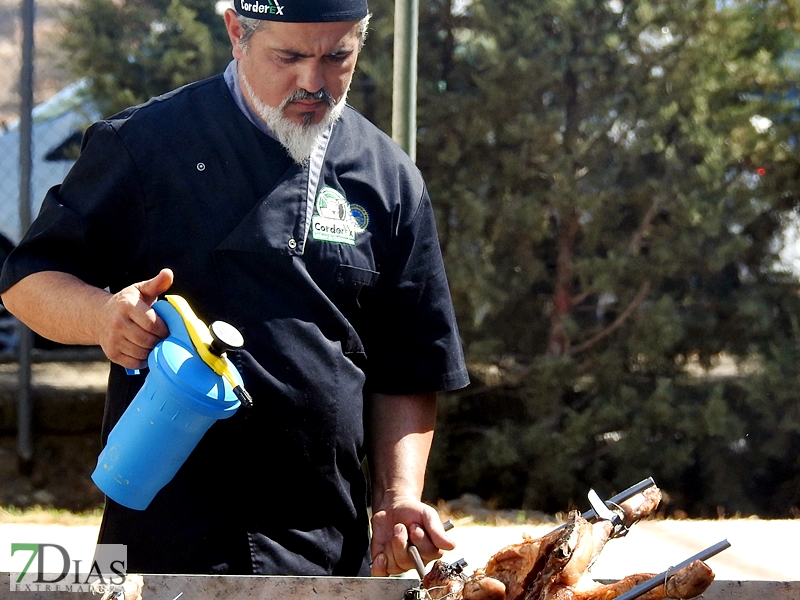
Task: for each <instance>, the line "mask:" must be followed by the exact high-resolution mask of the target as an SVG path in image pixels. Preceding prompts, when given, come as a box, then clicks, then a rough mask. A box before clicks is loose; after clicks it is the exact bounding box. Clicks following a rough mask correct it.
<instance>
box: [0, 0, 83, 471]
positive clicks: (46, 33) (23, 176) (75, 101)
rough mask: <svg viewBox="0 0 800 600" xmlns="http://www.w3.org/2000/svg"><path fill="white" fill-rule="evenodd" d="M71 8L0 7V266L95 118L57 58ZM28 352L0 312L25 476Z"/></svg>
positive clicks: (30, 0)
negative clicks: (14, 368)
mask: <svg viewBox="0 0 800 600" xmlns="http://www.w3.org/2000/svg"><path fill="white" fill-rule="evenodd" d="M72 1H73V0H0V64H2V69H0V263H2V261H4V260H5V257H6V256H7V254H8V252H10V250H11V249H12V248H13V246H14V245H15V244H16V243H17V242H18V241H19V239H20V237H21V236H22V233H23V231H24V229H25V228H26V227H27V225H28V224H29V223H30V220H31V218H32V217H35V216H36V214H37V213H38V212H39V208H40V206H41V204H42V200H43V199H44V196H45V194H46V192H47V190H48V189H49V188H50V187H52V186H53V185H56V184H58V183H60V182H61V181H62V179H63V178H64V176H65V175H66V174H67V171H68V170H69V169H70V167H71V166H72V163H73V162H74V159H75V157H76V156H77V149H78V147H79V145H80V140H81V136H82V131H83V129H84V128H85V127H86V125H87V124H88V122H89V120H90V119H92V118H94V116H95V115H92V114H91V111H88V110H86V109H85V108H84V107H83V106H82V100H81V95H80V93H79V92H80V90H81V85H82V84H81V82H71V81H70V78H69V75H68V74H67V69H66V66H67V65H66V56H65V54H64V53H63V52H60V50H59V38H60V37H61V36H62V35H63V33H62V30H61V26H60V22H61V18H60V17H61V14H62V12H63V9H64V8H65V7H67V6H68V5H69V4H71V2H72ZM34 345H35V340H34V336H33V334H32V333H31V332H30V331H29V330H27V329H26V328H24V327H21V326H19V324H18V323H17V322H16V320H15V319H14V318H13V317H11V315H9V314H8V313H7V312H6V311H5V310H4V309H2V307H0V357H2V358H3V359H5V360H9V359H10V360H18V362H19V369H18V372H19V385H18V390H17V401H16V407H17V408H16V412H17V419H16V421H17V429H18V430H17V434H18V436H17V438H18V455H19V458H20V465H21V466H23V465H24V469H26V470H27V469H29V468H30V465H31V463H32V458H33V444H32V422H33V418H32V417H33V397H32V394H31V365H32V360H33V357H34V353H35V349H34ZM80 354H82V353H80ZM51 358H53V359H55V360H74V359H75V358H78V359H79V360H84V357H83V356H80V357H76V356H75V355H72V356H67V355H63V354H62V355H61V356H59V357H51ZM41 359H44V360H47V358H46V357H40V360H41Z"/></svg>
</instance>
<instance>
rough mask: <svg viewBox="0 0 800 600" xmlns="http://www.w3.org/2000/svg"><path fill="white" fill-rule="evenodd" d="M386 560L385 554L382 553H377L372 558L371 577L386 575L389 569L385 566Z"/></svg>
mask: <svg viewBox="0 0 800 600" xmlns="http://www.w3.org/2000/svg"><path fill="white" fill-rule="evenodd" d="M386 564H387V560H386V555H385V554H383V553H380V554H377V555H376V556H374V557H373V559H372V576H373V577H388V576H389V570H388V569H387V568H386Z"/></svg>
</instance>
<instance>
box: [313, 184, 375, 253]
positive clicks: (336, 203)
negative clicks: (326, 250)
mask: <svg viewBox="0 0 800 600" xmlns="http://www.w3.org/2000/svg"><path fill="white" fill-rule="evenodd" d="M362 210H363V209H362ZM364 214H366V212H365V213H364ZM359 231H363V230H361V229H360V228H359V226H358V224H357V222H356V220H355V219H354V218H353V215H352V214H351V207H350V203H349V202H348V201H347V200H346V199H345V197H344V196H342V194H341V192H338V191H336V190H334V189H333V188H329V187H324V188H322V189H321V190H320V191H319V192H318V193H317V202H316V214H315V215H314V216H313V217H312V218H311V237H312V238H314V239H315V240H320V241H323V242H334V243H337V244H348V245H350V246H355V243H356V233H358V232H359Z"/></svg>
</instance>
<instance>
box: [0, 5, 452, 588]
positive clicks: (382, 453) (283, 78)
mask: <svg viewBox="0 0 800 600" xmlns="http://www.w3.org/2000/svg"><path fill="white" fill-rule="evenodd" d="M235 8H236V11H235V12H234V11H233V10H230V9H229V10H228V11H227V12H226V13H225V23H226V26H227V29H228V32H229V35H230V39H231V42H232V44H233V57H234V60H233V61H232V62H231V64H230V65H229V67H228V69H227V70H226V72H225V73H224V74H222V75H219V76H217V77H213V78H211V79H208V80H205V81H201V82H198V83H195V84H190V85H188V86H185V87H184V88H181V89H179V90H176V91H174V92H171V93H169V94H166V95H164V96H162V97H159V98H155V99H153V100H151V101H150V102H148V103H146V104H144V105H142V106H139V107H134V108H131V109H128V110H127V111H124V112H123V113H121V114H119V115H117V116H116V117H113V118H111V119H109V120H107V121H104V122H100V123H96V124H95V125H93V126H92V127H91V128H90V129H89V130H88V131H87V134H86V136H85V139H84V143H83V149H82V153H81V157H80V158H79V160H78V161H77V163H76V164H75V166H74V168H73V169H72V171H71V172H70V173H69V175H68V176H67V177H66V178H65V180H64V182H63V184H62V185H61V186H57V187H55V188H53V189H52V190H50V192H49V193H48V195H47V197H46V199H45V202H44V205H43V208H42V211H41V213H40V215H39V217H38V218H37V220H36V221H35V222H34V224H33V226H32V227H31V229H30V231H29V232H28V233H27V235H26V236H25V238H24V239H23V241H22V242H21V243H20V245H19V247H18V248H17V249H16V250H15V251H14V252H13V253H12V254H11V256H10V257H9V258H8V260H7V261H6V264H5V267H4V270H3V274H2V278H0V292H2V299H3V302H4V303H5V305H6V307H7V308H8V309H9V310H10V311H11V312H12V313H14V314H15V315H17V316H18V317H19V318H20V319H21V320H23V321H24V322H25V323H27V324H28V325H29V326H30V327H31V328H32V329H34V330H35V331H37V332H39V333H40V334H42V335H44V336H46V337H49V338H51V339H54V340H57V341H60V342H63V343H70V344H98V345H100V346H101V347H102V348H103V350H104V351H105V353H106V355H107V356H108V357H109V359H110V360H111V361H112V366H111V373H110V376H109V387H108V394H107V403H106V411H105V416H104V432H103V439H104V440H105V438H106V436H107V434H108V432H109V430H110V428H111V427H112V426H113V425H114V423H115V422H116V421H117V420H118V419H119V417H120V415H121V414H122V412H123V411H124V410H125V407H126V406H127V405H128V403H129V402H130V401H131V399H132V398H133V397H134V396H135V394H136V392H137V391H138V389H139V388H140V387H141V385H142V383H143V380H144V375H137V376H128V375H126V373H125V368H130V369H136V368H140V367H142V366H143V365H144V364H145V360H146V357H147V355H148V353H149V351H150V350H151V349H152V348H153V346H154V345H155V344H156V343H157V342H158V341H159V340H160V339H163V338H164V337H165V336H166V335H167V333H168V331H167V329H166V326H165V324H164V323H163V322H162V321H161V320H160V319H159V318H158V317H157V315H156V314H155V312H154V311H153V309H152V308H151V305H152V304H153V303H154V302H155V300H156V299H157V297H158V296H159V295H161V294H164V293H165V292H167V290H169V291H170V293H175V294H180V295H182V296H184V297H185V298H186V299H187V300H188V301H189V302H190V304H191V305H192V307H193V308H194V309H195V312H196V313H197V314H198V316H200V317H201V318H203V319H204V320H205V321H206V322H210V321H212V320H216V319H220V320H225V321H228V322H230V323H232V324H233V325H235V326H237V327H238V328H239V329H240V330H241V331H242V332H243V334H244V337H245V340H246V341H245V346H244V348H243V349H242V350H240V351H231V352H230V353H229V355H230V358H231V360H232V361H233V362H234V363H235V365H236V366H237V368H238V370H239V371H240V373H241V374H242V376H243V378H244V382H245V386H246V387H247V389H248V391H249V392H250V393H251V395H252V396H253V397H254V402H255V406H254V408H253V410H252V411H251V412H250V414H249V415H247V416H245V415H244V414H239V413H241V412H242V411H239V413H237V414H236V415H235V416H234V417H232V418H230V419H226V420H223V421H218V422H217V423H216V424H215V425H214V426H212V428H211V429H210V430H209V432H208V433H207V434H206V435H205V437H204V438H203V439H202V440H201V442H200V444H199V445H198V446H197V448H196V449H195V450H194V452H193V453H192V455H191V456H190V457H189V459H188V460H187V462H186V463H185V464H184V465H183V467H182V468H181V469H180V471H179V472H178V474H177V475H176V476H175V478H174V479H173V481H171V482H170V483H169V484H168V485H167V486H166V487H165V488H164V489H163V490H161V491H160V492H159V494H158V495H157V496H156V498H155V499H154V500H153V502H152V503H151V505H150V506H149V507H148V508H147V509H146V510H144V511H135V510H131V509H127V508H125V507H122V506H120V505H118V504H116V503H114V502H113V501H110V500H109V501H108V502H107V504H106V509H105V512H104V516H103V524H102V527H101V531H100V537H99V542H100V543H122V544H126V545H127V546H128V557H129V564H128V570H129V571H130V572H161V573H244V574H247V573H263V574H293V575H356V574H360V575H366V574H368V573H369V572H370V562H371V571H372V574H374V575H379V576H383V575H387V574H393V573H399V572H403V571H406V570H408V569H410V568H412V567H413V563H412V561H411V560H410V558H409V555H408V552H407V549H408V543H409V542H413V543H414V544H415V545H416V546H417V547H418V548H419V550H420V552H421V554H422V556H423V559H425V560H426V561H428V560H432V559H433V558H435V557H438V556H440V555H441V550H442V549H452V548H453V543H452V542H451V540H449V539H448V538H447V536H446V534H445V533H444V531H443V529H442V526H441V523H439V520H438V518H437V515H436V512H435V511H434V510H433V509H432V508H430V507H428V506H426V505H425V504H423V503H422V502H421V501H420V497H421V493H422V485H423V478H424V471H425V463H426V461H427V455H428V451H429V448H430V443H431V439H432V432H433V425H434V419H435V410H436V392H437V391H444V390H451V389H457V388H459V387H462V386H464V385H466V383H467V378H466V370H465V367H464V362H463V356H462V354H461V349H460V345H459V341H458V332H457V329H456V325H455V321H454V318H453V311H452V305H451V302H450V299H449V292H448V289H447V282H446V279H445V275H444V270H443V267H442V262H441V253H440V251H439V247H438V242H437V240H436V233H435V228H434V222H433V215H432V210H431V206H430V201H429V199H428V195H427V192H426V190H425V187H424V184H423V182H422V180H421V177H420V174H419V172H418V170H417V169H416V168H415V166H414V165H413V164H412V163H411V161H410V160H409V159H408V158H407V157H406V156H405V155H404V154H403V153H402V152H401V151H400V150H399V149H398V148H397V147H396V146H395V145H394V144H393V143H392V142H391V141H390V140H389V139H388V138H387V137H386V136H385V135H383V134H382V133H381V132H379V131H378V130H377V129H376V128H375V127H374V126H372V125H371V124H370V123H368V122H367V121H366V120H365V119H364V118H363V117H361V116H360V115H358V114H357V113H356V112H355V111H354V110H353V109H352V108H350V107H348V106H346V105H345V98H346V94H347V89H348V86H349V85H350V81H351V79H352V76H353V72H354V69H355V65H356V59H357V55H358V52H359V50H360V47H361V44H362V42H363V38H364V35H365V32H366V25H367V19H368V11H367V6H366V0H279V2H278V3H276V2H271V1H267V2H265V1H264V0H260V1H256V2H246V1H245V2H243V1H241V0H236V2H235ZM365 456H366V457H367V459H368V464H369V473H370V479H371V481H370V483H371V489H372V510H373V516H372V523H371V524H372V541H371V544H370V542H369V537H368V529H369V527H368V524H369V523H368V513H367V507H366V502H365V500H366V498H365V497H366V493H367V484H366V481H365V477H364V473H363V471H362V468H361V465H362V462H363V459H364V458H365Z"/></svg>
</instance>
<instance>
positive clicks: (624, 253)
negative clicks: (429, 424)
mask: <svg viewBox="0 0 800 600" xmlns="http://www.w3.org/2000/svg"><path fill="white" fill-rule="evenodd" d="M214 4H215V3H214V2H211V1H210V0H192V1H190V0H181V1H179V0H147V1H143V2H133V1H132V0H118V1H115V2H112V1H111V0H79V2H78V4H77V5H76V6H75V8H74V10H72V11H71V13H70V17H69V19H68V21H67V26H68V31H69V35H68V37H67V38H66V39H65V47H66V48H67V49H68V50H69V52H70V55H71V58H72V64H73V65H74V68H75V72H76V74H78V75H80V76H87V75H88V76H89V77H91V78H92V81H93V84H94V89H93V94H94V96H95V98H97V99H99V100H100V101H101V102H102V104H103V106H104V107H107V111H106V112H112V111H115V110H119V109H120V108H122V107H124V106H127V105H129V104H132V103H136V102H140V101H142V100H145V99H147V98H148V97H150V96H152V95H156V94H160V93H163V92H165V91H167V90H169V89H171V88H173V87H175V86H177V85H181V84H182V83H185V82H187V81H191V80H194V79H198V78H201V77H204V76H206V75H209V74H211V73H213V72H216V71H219V70H221V69H222V67H223V66H224V64H225V63H226V62H227V60H228V59H229V56H230V51H229V44H228V41H227V38H226V36H225V32H224V28H223V26H222V21H221V19H220V17H219V16H218V15H216V14H214V12H213V8H214ZM721 4H724V8H723V9H720V10H718V9H717V2H715V1H714V0H682V1H681V2H656V1H653V0H607V1H604V2H596V1H594V0H592V1H589V0H569V1H564V0H514V1H511V0H472V1H466V2H461V1H459V2H457V1H456V0H431V1H430V2H427V3H421V15H420V37H419V46H420V63H419V77H420V79H419V100H418V127H419V128H418V150H417V156H418V164H419V166H420V168H421V169H422V171H423V173H424V175H425V177H426V180H427V182H428V186H429V188H430V191H431V195H432V197H433V200H434V205H435V207H436V210H437V219H438V225H439V233H440V238H441V242H442V249H443V252H444V254H445V260H446V264H447V268H448V276H449V278H450V282H451V289H452V293H453V298H454V302H455V306H456V311H457V314H458V317H459V323H460V327H461V330H462V335H463V339H464V343H465V348H466V350H467V355H468V359H469V362H470V365H471V368H472V374H473V385H472V386H471V387H470V388H469V389H467V390H465V391H463V392H461V393H458V394H453V395H449V396H446V397H444V398H443V399H442V403H441V411H440V425H439V428H438V433H437V437H436V439H435V442H434V444H435V446H434V452H433V455H432V458H431V465H430V468H429V480H428V485H427V494H428V499H430V500H435V499H436V498H450V497H454V496H457V495H459V494H461V493H464V492H467V491H471V492H475V493H478V494H480V495H481V496H483V497H484V498H486V499H492V500H493V501H494V502H495V503H496V504H497V505H499V506H501V507H512V508H520V507H521V508H532V509H540V510H547V511H559V510H564V509H565V508H568V507H570V506H572V505H578V506H580V507H581V508H586V501H585V494H586V492H587V490H588V488H589V487H594V488H596V489H598V491H599V492H600V493H601V494H603V495H611V494H612V493H613V492H615V491H619V490H620V489H622V488H624V487H627V486H628V485H630V484H632V483H634V482H636V481H638V480H640V479H642V478H644V477H646V476H653V477H654V478H655V479H656V481H657V482H658V483H659V484H660V485H661V486H662V488H664V489H665V491H666V492H667V494H668V500H667V502H666V503H665V506H666V510H667V511H676V510H681V511H685V512H688V513H689V514H691V515H694V516H699V515H706V516H716V515H717V514H718V513H719V512H727V513H737V512H739V513H743V514H750V513H754V512H755V513H759V514H761V515H762V516H787V515H792V514H795V513H796V512H797V510H798V509H799V508H800V496H799V495H798V492H797V490H798V489H800V464H798V461H800V459H799V458H798V456H800V452H798V449H800V398H798V393H797V392H796V390H797V389H800V386H798V384H800V369H799V368H798V364H800V326H799V324H798V319H799V318H800V317H798V316H797V315H798V314H800V305H799V304H800V301H799V300H798V285H797V277H796V275H795V274H792V273H787V272H784V271H783V270H782V267H780V265H779V263H778V258H779V257H778V252H779V250H780V245H779V244H778V242H779V240H780V236H781V233H782V231H783V229H784V228H785V227H786V226H787V225H790V224H791V223H793V222H794V219H795V218H797V217H798V212H800V196H799V195H798V189H800V186H798V181H800V160H798V158H799V157H798V144H799V143H800V140H799V139H798V135H797V130H798V127H797V122H798V117H800V110H799V109H798V105H797V95H798V86H797V80H798V72H797V57H798V48H799V47H800V43H799V42H798V39H799V38H798V33H799V32H800V16H798V15H800V2H799V1H798V0H775V1H773V2H766V3H752V2H745V1H738V0H727V1H726V2H724V3H721ZM370 8H371V10H372V12H373V18H372V23H371V31H370V35H369V39H368V41H367V45H366V47H365V49H364V51H363V53H362V56H361V58H360V61H359V68H358V70H357V73H356V77H355V80H354V82H353V86H352V89H351V93H350V96H349V98H350V101H351V103H352V104H353V105H355V106H356V108H359V109H360V110H361V111H362V112H363V113H364V114H365V115H366V116H367V117H368V118H370V119H372V120H373V121H374V122H375V123H377V124H378V125H379V126H380V127H381V128H383V129H384V130H387V131H388V130H389V129H390V118H391V117H390V115H391V77H392V66H391V65H392V31H393V10H394V3H393V2H390V1H389V0H372V1H371V2H370ZM767 125H769V126H767ZM757 126H758V127H757ZM760 169H761V170H760ZM723 358H725V359H727V360H729V361H730V362H731V364H732V366H733V368H731V366H730V365H728V370H727V371H722V372H718V371H711V372H709V371H708V370H707V369H710V368H711V367H714V366H716V365H717V364H718V363H719V362H720V361H721V360H722V359H723ZM723 366H725V365H723ZM704 369H705V370H704Z"/></svg>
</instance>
